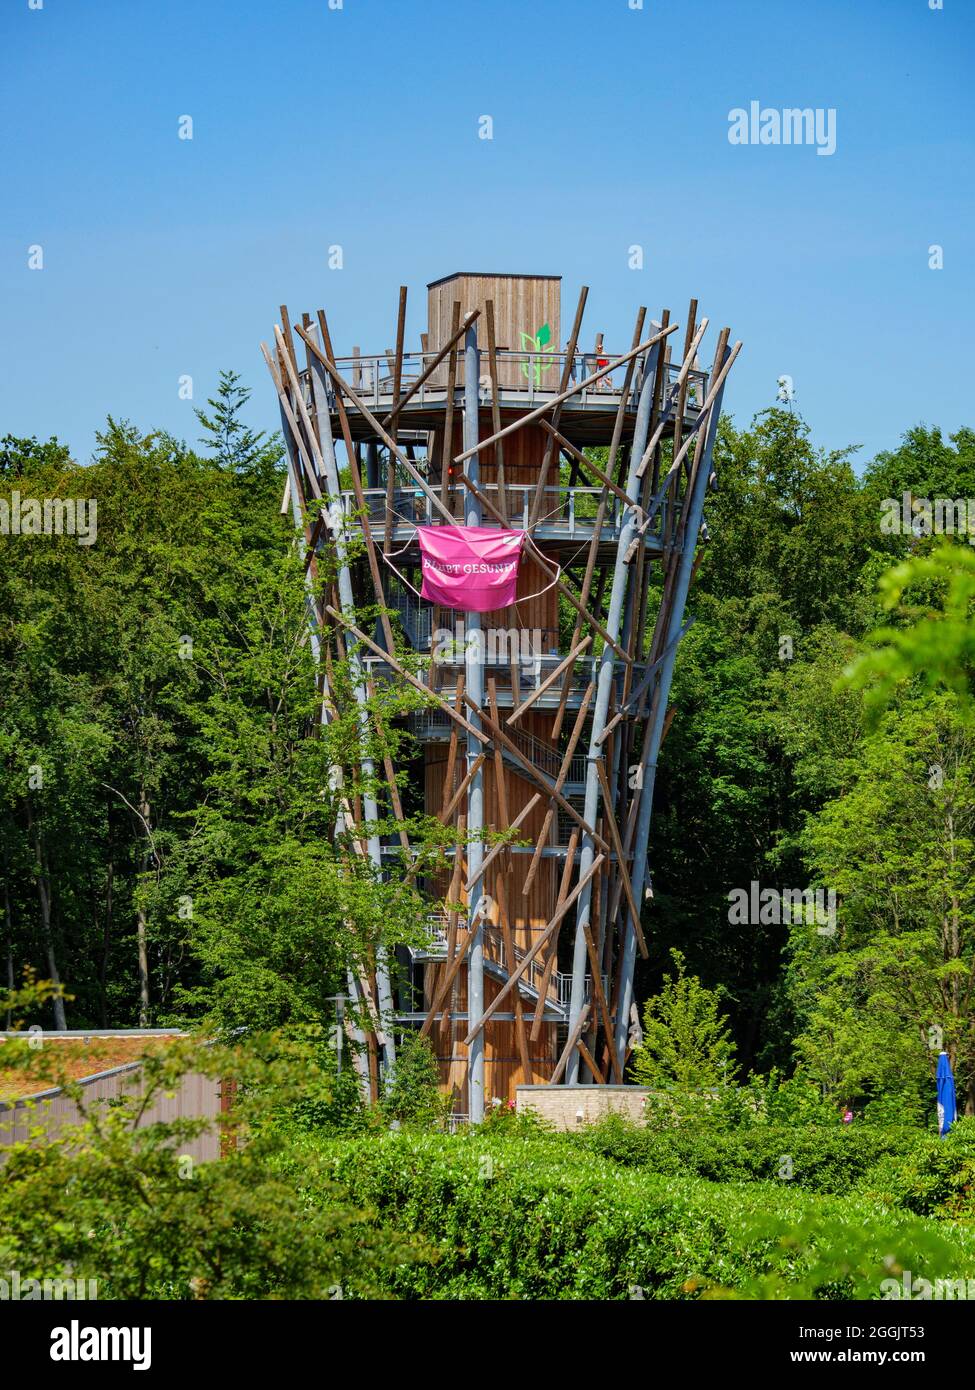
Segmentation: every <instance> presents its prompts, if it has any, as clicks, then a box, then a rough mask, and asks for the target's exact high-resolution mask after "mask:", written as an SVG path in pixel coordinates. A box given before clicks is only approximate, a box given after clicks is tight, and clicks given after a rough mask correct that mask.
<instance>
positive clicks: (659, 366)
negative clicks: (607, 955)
mask: <svg viewBox="0 0 975 1390" xmlns="http://www.w3.org/2000/svg"><path fill="white" fill-rule="evenodd" d="M663 367H664V359H663V344H662V342H660V341H658V342H657V344H656V346H655V347H654V348H653V349H652V350H651V356H650V358H649V359H648V361H647V370H646V371H645V372H644V375H643V385H642V387H641V389H640V403H639V405H638V407H637V415H636V423H635V425H634V433H633V443H632V445H631V448H630V476H629V479H628V480H627V486H626V492H627V493H628V494H629V496H630V497H636V496H638V494H639V479H638V478H637V476H636V470H637V467H638V465H639V462H640V459H641V458H642V457H643V451H644V449H645V448H646V443H647V435H648V433H649V430H650V415H651V411H652V407H653V401H654V392H655V386H656V380H657V375H658V373H659V372H661V371H662V370H663ZM638 515H639V513H638V511H637V509H636V508H635V507H631V508H628V509H627V511H626V512H625V513H624V516H623V521H622V525H621V526H620V531H619V536H618V538H617V542H616V562H615V565H614V567H613V587H612V589H611V591H610V598H609V610H608V612H607V615H606V625H607V627H608V629H609V631H610V633H611V634H612V636H613V638H614V640H616V641H618V640H619V635H620V629H621V626H622V621H623V606H624V600H625V598H626V587H627V580H628V578H629V571H628V569H627V566H626V552H627V551H628V550H629V548H630V542H631V541H632V540H633V539H634V537H635V535H636V532H637V517H638ZM615 669H616V662H615V658H614V652H613V648H612V647H610V646H605V647H604V648H603V651H602V656H601V658H600V663H599V676H598V680H597V685H596V702H595V705H594V706H593V716H592V732H591V734H590V739H589V755H588V760H587V764H586V798H585V804H584V807H583V813H582V814H583V819H584V820H586V821H587V822H588V823H589V824H590V825H595V824H596V818H597V816H598V814H599V795H600V785H599V770H598V763H599V760H600V759H601V758H602V757H603V749H602V746H601V744H600V742H599V738H600V735H601V734H602V731H603V728H604V726H605V724H606V719H607V715H608V713H609V698H610V694H611V692H612V686H613V678H614V675H615ZM606 814H607V815H612V814H613V808H612V807H611V806H607V808H606ZM594 857H595V843H594V840H593V837H592V835H591V834H590V833H589V832H588V831H584V832H583V835H582V840H581V848H580V854H579V875H580V881H586V883H587V887H586V890H585V891H584V892H583V893H582V894H581V895H580V898H579V906H578V908H577V909H576V935H575V941H574V943H573V952H572V992H571V995H570V999H569V1032H570V1034H572V1033H574V1032H575V1030H576V1028H577V1026H578V1023H579V1018H580V1015H581V1013H582V1010H583V1006H584V1004H585V989H586V962H587V958H588V948H587V945H586V932H587V930H588V929H589V918H590V914H591V912H592V887H591V885H590V884H589V882H588V880H586V875H587V874H588V872H589V869H590V868H591V866H592V863H593V860H594ZM578 1070H579V1057H578V1054H577V1053H576V1052H575V1051H573V1052H572V1054H571V1056H569V1057H568V1059H567V1062H566V1082H567V1084H568V1085H570V1086H571V1085H573V1084H575V1082H576V1079H577V1076H578Z"/></svg>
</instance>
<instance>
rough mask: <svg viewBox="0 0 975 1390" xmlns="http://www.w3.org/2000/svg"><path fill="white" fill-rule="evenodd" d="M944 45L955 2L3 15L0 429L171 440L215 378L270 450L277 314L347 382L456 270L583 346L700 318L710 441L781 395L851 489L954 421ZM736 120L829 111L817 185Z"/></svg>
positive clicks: (965, 172)
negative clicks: (556, 308) (840, 463)
mask: <svg viewBox="0 0 975 1390" xmlns="http://www.w3.org/2000/svg"><path fill="white" fill-rule="evenodd" d="M34 3H37V0H34ZM973 40H975V14H973V6H972V4H971V0H944V8H943V10H941V11H932V10H931V9H930V8H929V3H928V0H644V6H643V9H642V11H632V10H630V8H629V6H628V0H344V4H343V8H342V9H341V10H338V11H336V10H330V9H329V7H328V0H277V3H272V0H234V2H233V3H231V0H166V3H165V4H163V3H159V2H158V0H43V8H41V9H39V10H32V9H30V8H29V0H4V3H3V8H2V17H0V77H2V81H0V120H2V130H3V144H4V158H3V184H2V196H0V302H2V304H3V308H4V324H3V329H4V331H3V347H2V362H0V368H2V370H0V432H3V433H5V432H8V431H9V432H12V433H15V434H25V435H26V434H34V433H36V434H37V435H39V436H40V437H42V438H46V437H48V436H49V435H51V434H57V435H58V436H59V437H61V438H62V439H63V440H65V441H66V442H67V443H68V444H69V445H70V446H71V448H72V450H73V451H74V453H75V455H76V457H78V458H79V459H81V460H86V459H87V458H88V457H89V456H90V454H91V450H92V447H93V443H94V432H95V430H96V429H98V428H99V427H100V426H101V425H102V424H103V422H104V419H105V416H106V415H107V414H108V413H112V414H113V415H116V416H128V417H129V418H131V419H132V420H134V421H135V422H136V423H137V424H138V425H140V426H141V427H143V428H149V427H152V426H162V427H166V428H168V429H170V430H172V431H173V432H174V433H176V434H177V435H180V436H182V437H185V438H188V439H190V440H195V439H196V437H197V435H198V428H197V424H196V421H195V419H194V418H193V415H192V409H193V405H194V404H200V403H202V400H203V398H204V397H205V396H206V395H207V394H209V393H210V392H212V389H213V387H214V384H215V382H216V377H217V372H218V370H219V369H220V368H221V367H234V368H236V369H237V370H238V371H240V372H241V373H242V374H243V375H244V377H245V378H246V380H247V381H248V382H249V383H251V384H252V385H253V387H254V398H253V401H252V403H251V404H252V418H253V421H254V422H255V423H258V424H261V425H263V426H265V427H267V428H270V429H273V428H276V426H277V410H276V408H275V405H274V401H273V397H272V394H271V389H270V385H269V383H268V381H267V378H266V370H265V367H264V364H263V361H262V360H261V357H260V353H259V348H258V343H259V341H260V340H261V339H262V338H264V339H267V337H268V336H269V334H270V332H271V328H272V325H273V323H274V321H275V319H276V318H277V308H278V305H279V304H280V303H282V302H286V303H287V304H288V306H289V308H290V309H291V311H292V313H293V314H295V315H297V314H298V313H300V311H301V310H303V309H308V310H314V309H315V308H317V307H318V306H319V305H324V306H325V307H326V309H327V310H328V312H329V318H330V322H331V326H332V332H333V337H334V340H335V343H336V347H337V350H338V351H339V352H343V351H348V350H349V349H350V347H351V345H352V343H353V342H355V343H358V344H361V345H362V347H363V349H364V350H371V351H379V350H381V349H382V348H384V347H385V346H386V345H387V344H389V343H391V342H392V340H393V333H394V326H395V314H396V297H397V290H398V286H399V285H400V284H401V283H403V284H407V285H408V286H409V288H410V296H411V297H410V306H411V308H410V314H409V320H408V325H407V334H408V344H409V345H411V346H418V338H419V333H420V331H421V330H422V329H423V328H424V327H425V316H426V309H425V288H424V287H425V285H426V282H427V281H428V280H431V279H434V278H436V277H438V276H441V275H445V274H448V273H449V272H451V271H453V270H458V269H465V270H466V269H472V270H488V271H510V272H542V273H554V274H561V275H562V276H563V277H564V278H563V319H564V320H566V319H570V317H571V312H572V308H573V306H574V303H575V299H576V296H577V294H578V289H579V286H580V284H582V283H586V284H588V285H589V286H590V287H591V293H590V298H589V309H588V311H587V317H586V327H585V335H586V337H587V338H588V337H589V336H590V334H591V333H592V332H594V331H595V330H596V329H602V330H603V331H604V332H605V334H606V340H607V344H608V346H610V347H617V346H622V347H626V346H628V345H629V339H630V334H631V331H632V322H633V314H634V312H635V308H636V306H637V305H638V304H641V303H642V304H646V305H647V306H648V307H649V309H650V311H651V314H652V315H653V316H654V317H656V316H658V315H659V310H660V308H661V307H662V306H664V305H666V306H667V307H669V308H670V309H671V310H672V312H673V314H674V316H675V317H676V318H678V319H680V320H683V315H684V312H685V310H686V305H687V301H688V299H689V298H690V297H691V296H692V295H694V296H697V297H698V298H699V300H700V301H701V308H702V311H703V312H705V313H708V314H709V315H710V316H711V319H712V323H717V324H720V325H723V324H730V325H731V327H732V329H733V331H734V334H735V336H737V337H740V338H742V339H743V340H744V343H745V348H744V352H743V355H742V357H741V358H740V360H739V364H738V365H737V366H736V368H735V371H734V374H733V377H732V380H731V383H730V386H729V391H728V394H727V395H726V406H727V407H728V408H729V409H730V410H731V411H732V413H733V414H734V416H735V418H736V420H737V421H738V422H739V423H742V422H745V421H747V420H748V419H749V418H750V416H751V414H752V413H753V412H754V411H755V410H758V409H761V408H762V407H763V406H765V405H767V404H769V403H770V402H771V401H772V400H773V398H774V395H775V390H776V378H777V377H778V376H780V375H781V374H783V373H786V374H788V375H789V376H791V377H792V378H793V380H794V383H795V390H796V399H797V402H798V404H799V407H800V409H801V410H802V411H803V413H804V414H805V416H806V418H807V419H808V420H809V422H810V423H811V425H812V427H813V432H814V437H815V439H816V440H817V441H818V442H820V443H822V444H824V445H827V446H829V447H839V446H842V445H845V444H848V443H860V444H862V445H863V449H862V451H861V453H860V455H859V459H860V460H861V461H863V460H865V459H866V458H869V457H871V456H872V455H873V454H874V453H875V452H876V451H878V450H879V449H883V448H886V447H889V446H892V445H894V444H895V443H896V441H897V440H898V438H899V436H900V434H901V433H902V432H903V430H905V429H906V428H908V427H909V426H910V425H912V424H914V423H916V422H918V421H921V420H923V421H926V422H928V423H931V424H940V425H941V426H942V427H943V428H944V429H945V430H948V431H950V430H954V429H957V428H958V427H959V426H960V425H962V424H966V423H967V424H969V425H972V424H975V400H973V393H972V390H971V386H970V380H971V375H972V362H973V342H972V310H973V299H975V296H973V293H972V291H973V285H975V274H973V236H975V233H973V222H975V218H973V202H975V193H973V187H975V184H973V159H972V153H973V144H975V121H973V106H975V98H973V78H972V73H973V67H975V42H973ZM753 100H755V101H759V102H760V103H761V104H762V106H763V107H776V108H782V107H806V106H810V107H822V108H835V110H836V113H837V114H836V122H837V125H836V133H837V150H836V153H835V154H834V155H832V156H830V157H822V156H819V155H817V153H816V150H815V149H814V148H810V147H805V146H803V147H782V146H779V147H776V146H754V147H752V146H746V147H738V146H734V145H731V144H730V143H729V141H728V114H729V112H730V111H731V110H732V108H735V107H748V105H749V103H750V102H751V101H753ZM484 114H490V115H491V116H492V117H493V120H494V139H493V141H490V142H488V141H483V140H479V139H478V138H477V119H478V117H479V116H481V115H484ZM183 115H191V116H192V118H193V122H194V138H193V140H192V141H186V140H180V139H178V138H177V130H178V120H179V117H180V116H183ZM334 243H338V244H341V245H342V247H343V248H344V255H345V268H344V270H342V271H330V270H329V269H328V267H327V248H328V246H329V245H331V244H334ZM633 243H640V244H642V245H643V246H644V248H645V257H646V259H645V269H644V270H643V271H642V272H635V271H632V270H629V269H628V268H627V248H628V247H629V246H630V245H631V244H633ZM934 243H937V244H940V245H941V246H943V247H944V269H943V270H941V271H933V270H930V269H929V268H928V247H929V246H930V245H931V244H934ZM35 244H40V245H41V246H42V247H43V252H44V268H43V270H40V271H36V270H35V271H31V270H29V269H28V268H27V256H28V247H29V246H31V245H35ZM711 341H713V340H709V342H711ZM183 374H189V375H192V377H193V380H194V388H195V395H196V400H195V401H194V402H192V403H191V402H187V401H181V400H179V398H178V380H179V377H180V376H181V375H183Z"/></svg>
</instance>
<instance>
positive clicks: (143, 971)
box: [135, 788, 152, 1028]
mask: <svg viewBox="0 0 975 1390" xmlns="http://www.w3.org/2000/svg"><path fill="white" fill-rule="evenodd" d="M151 811H152V808H151V806H150V805H149V798H148V797H147V796H146V793H145V788H140V790H139V815H140V816H141V817H142V826H143V830H144V831H145V834H146V849H145V853H144V854H143V856H142V876H144V875H145V874H146V873H147V872H148V870H149V860H150V857H151V856H152V838H151V832H150V830H149V825H150V821H149V816H150V814H151ZM135 928H136V939H137V942H138V950H139V1027H140V1028H147V1027H148V1025H149V945H148V937H147V933H146V914H145V910H144V908H143V907H142V905H141V903H140V904H139V906H138V907H137V909H136V915H135Z"/></svg>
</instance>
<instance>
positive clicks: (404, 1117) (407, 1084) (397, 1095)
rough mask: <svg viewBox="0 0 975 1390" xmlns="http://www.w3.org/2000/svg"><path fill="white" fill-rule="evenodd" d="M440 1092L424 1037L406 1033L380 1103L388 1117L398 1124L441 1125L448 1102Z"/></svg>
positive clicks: (431, 1057) (437, 1072) (434, 1063)
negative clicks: (388, 1084) (391, 1076)
mask: <svg viewBox="0 0 975 1390" xmlns="http://www.w3.org/2000/svg"><path fill="white" fill-rule="evenodd" d="M452 1103H453V1102H452V1100H451V1097H450V1096H445V1095H442V1094H441V1091H440V1071H439V1068H438V1066H437V1058H436V1056H435V1054H434V1051H433V1047H432V1046H431V1044H430V1041H429V1039H428V1038H424V1037H421V1036H420V1034H419V1033H406V1034H405V1035H404V1037H403V1041H402V1042H401V1044H400V1046H399V1048H398V1049H397V1054H396V1071H395V1073H394V1076H393V1080H392V1084H391V1085H390V1088H389V1090H388V1091H387V1092H386V1094H385V1096H384V1097H383V1099H382V1101H381V1103H380V1110H381V1113H382V1114H383V1115H384V1116H385V1117H386V1119H387V1120H388V1121H395V1122H396V1123H397V1124H400V1125H418V1126H420V1127H421V1128H423V1127H431V1126H433V1127H442V1125H443V1124H444V1122H445V1120H446V1118H447V1116H448V1114H449V1113H450V1109H451V1106H452Z"/></svg>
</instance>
